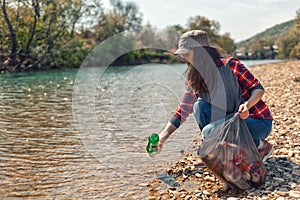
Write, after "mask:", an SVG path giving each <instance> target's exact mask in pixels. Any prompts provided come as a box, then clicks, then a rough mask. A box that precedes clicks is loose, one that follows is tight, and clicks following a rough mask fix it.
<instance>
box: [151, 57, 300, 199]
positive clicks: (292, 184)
mask: <svg viewBox="0 0 300 200" xmlns="http://www.w3.org/2000/svg"><path fill="white" fill-rule="evenodd" d="M250 71H251V72H252V73H253V74H254V75H255V76H256V77H257V78H258V79H259V80H260V81H261V83H262V85H263V86H264V88H265V90H266V93H265V96H264V98H263V99H264V100H265V101H266V103H267V104H268V106H269V107H270V109H271V112H272V114H273V117H274V122H273V130H272V133H271V135H270V136H269V137H268V138H267V139H268V141H269V142H270V143H271V144H273V145H274V148H275V151H274V152H273V153H272V155H271V156H270V158H269V159H268V160H267V161H266V163H265V165H266V168H267V170H268V175H267V178H266V182H265V184H264V185H262V186H260V187H259V188H257V189H252V190H249V191H243V192H240V193H225V192H222V190H221V189H222V187H223V186H224V184H223V183H222V182H221V181H219V180H218V179H217V178H216V177H215V175H214V174H213V173H211V172H209V170H208V169H206V168H197V167H195V166H194V163H195V161H196V160H197V155H196V151H197V148H198V146H199V144H200V143H201V140H200V139H199V140H195V146H194V148H192V149H190V150H189V152H185V157H184V158H183V159H181V160H178V161H177V162H175V163H173V164H172V165H171V166H169V168H168V169H166V171H167V172H168V173H169V174H170V176H169V177H165V179H166V178H167V179H169V180H165V181H164V179H157V180H154V181H153V182H152V183H150V184H149V186H148V187H149V191H150V196H149V197H148V199H185V200H188V199H192V200H194V199H228V200H229V199H231V200H233V199H261V200H263V199H264V200H269V199H276V200H285V199H300V61H288V62H283V63H274V64H265V65H260V66H255V67H251V68H250ZM200 137H201V136H200ZM200 137H199V138H200ZM164 182H165V183H167V184H168V187H167V188H166V187H165V186H163V185H166V184H165V183H164Z"/></svg>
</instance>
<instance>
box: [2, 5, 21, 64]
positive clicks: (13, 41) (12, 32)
mask: <svg viewBox="0 0 300 200" xmlns="http://www.w3.org/2000/svg"><path fill="white" fill-rule="evenodd" d="M1 10H2V13H3V17H4V19H5V22H6V24H7V26H8V29H9V32H10V38H11V53H10V58H11V60H12V65H15V64H16V56H17V48H18V41H17V34H16V30H14V28H13V26H12V23H11V21H10V19H9V17H8V14H7V11H6V0H2V5H1Z"/></svg>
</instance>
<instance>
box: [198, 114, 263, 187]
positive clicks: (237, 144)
mask: <svg viewBox="0 0 300 200" xmlns="http://www.w3.org/2000/svg"><path fill="white" fill-rule="evenodd" d="M198 155H199V156H200V158H201V159H202V161H203V162H204V163H205V164H206V166H207V167H208V168H209V169H210V170H211V171H212V172H214V173H215V174H216V176H217V177H218V178H219V179H220V180H221V181H223V182H224V183H226V184H228V185H229V186H230V187H231V188H239V189H242V190H247V189H251V188H253V187H258V186H260V185H262V184H263V183H264V182H265V176H266V173H267V170H266V168H265V166H264V164H263V162H262V159H261V157H260V155H259V153H258V151H257V148H256V146H255V144H254V141H253V139H252V137H251V135H250V132H249V130H248V127H247V125H246V123H245V121H244V120H242V119H240V117H239V114H238V113H236V114H232V115H229V116H227V117H226V119H225V121H224V122H223V123H221V124H219V125H217V126H216V127H215V128H214V129H213V130H212V131H211V133H210V134H209V135H208V136H207V137H206V138H205V140H204V141H203V143H202V144H201V146H200V148H199V149H198Z"/></svg>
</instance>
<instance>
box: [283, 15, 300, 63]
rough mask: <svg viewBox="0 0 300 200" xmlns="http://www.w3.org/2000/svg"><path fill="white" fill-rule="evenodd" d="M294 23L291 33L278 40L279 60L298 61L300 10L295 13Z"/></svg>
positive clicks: (299, 49) (299, 51) (299, 57)
mask: <svg viewBox="0 0 300 200" xmlns="http://www.w3.org/2000/svg"><path fill="white" fill-rule="evenodd" d="M294 22H295V24H294V26H293V27H292V29H291V31H290V32H289V33H288V34H287V35H286V36H284V37H281V38H279V39H278V45H279V47H280V48H279V55H278V57H279V58H297V59H300V9H299V10H298V11H297V16H296V18H295V20H294Z"/></svg>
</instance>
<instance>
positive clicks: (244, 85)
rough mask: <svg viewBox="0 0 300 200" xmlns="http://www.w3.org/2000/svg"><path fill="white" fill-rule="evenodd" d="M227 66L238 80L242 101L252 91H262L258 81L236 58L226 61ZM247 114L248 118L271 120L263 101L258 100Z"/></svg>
mask: <svg viewBox="0 0 300 200" xmlns="http://www.w3.org/2000/svg"><path fill="white" fill-rule="evenodd" d="M228 65H229V67H230V68H231V70H232V71H233V73H234V74H235V76H236V77H237V79H238V82H239V85H240V87H241V89H242V97H243V99H244V101H247V100H248V99H249V98H250V96H251V92H252V91H253V90H255V89H264V88H263V86H262V85H261V84H260V82H259V80H258V79H256V78H255V77H254V76H253V75H252V74H251V73H250V71H249V70H248V69H247V68H246V67H245V66H244V65H243V64H242V63H241V62H240V61H239V60H238V59H237V58H231V59H230V60H228ZM249 112H250V117H254V118H265V119H273V118H272V115H271V112H270V110H269V108H268V107H267V105H266V104H265V102H263V100H259V102H257V103H256V104H255V105H254V106H253V107H252V108H251V109H250V110H249Z"/></svg>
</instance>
